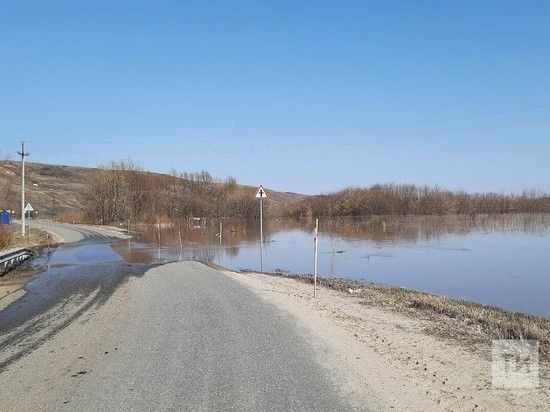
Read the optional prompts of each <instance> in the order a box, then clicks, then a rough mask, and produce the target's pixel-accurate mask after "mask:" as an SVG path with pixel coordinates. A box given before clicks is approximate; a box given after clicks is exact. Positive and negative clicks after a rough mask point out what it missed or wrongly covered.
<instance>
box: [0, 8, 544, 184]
mask: <svg viewBox="0 0 550 412" xmlns="http://www.w3.org/2000/svg"><path fill="white" fill-rule="evenodd" d="M549 132H550V2H549V1H541V2H535V1H516V2H507V1H502V0H500V1H495V2H491V1H479V0H478V1H458V2H457V1H433V2H425V1H402V2H390V1H380V2H371V1H333V2H329V1H320V0H316V1H297V0H294V1H282V0H278V1H272V2H265V1H250V2H239V1H226V2H208V1H193V2H186V1H182V0H180V1H173V2H170V1H150V2H138V1H114V0H110V1H105V2H101V1H92V2H90V1H45V0H40V1H20V0H14V1H6V0H4V1H2V2H1V7H0V143H1V144H0V150H1V151H2V152H1V153H0V154H1V155H5V154H6V153H10V154H12V155H14V154H15V152H16V151H17V150H18V145H19V140H21V138H25V140H26V141H27V146H28V150H29V151H30V152H31V157H30V159H29V160H32V161H37V162H45V163H60V164H71V165H84V166H98V165H101V164H105V163H107V162H109V161H110V160H114V159H121V158H128V157H131V158H132V159H133V160H136V161H139V162H140V163H141V164H142V165H143V166H144V167H145V168H147V169H150V170H155V171H160V172H165V171H168V170H169V169H171V168H172V167H175V168H177V169H180V170H188V171H195V170H200V169H206V170H208V171H210V172H211V173H212V174H213V175H215V176H217V177H220V178H224V177H226V176H228V175H233V176H235V177H236V178H237V179H238V180H239V182H242V183H247V184H252V185H256V184H260V183H262V184H264V185H265V186H267V187H272V188H276V189H281V190H289V191H298V192H304V193H319V192H328V191H331V190H335V189H338V188H341V187H344V186H349V185H354V186H358V185H361V186H362V185H370V184H373V183H382V182H399V183H416V184H430V185H439V186H441V187H445V188H452V189H467V190H471V191H486V190H495V191H499V192H500V191H518V190H521V189H523V188H536V189H541V190H545V191H550V133H549Z"/></svg>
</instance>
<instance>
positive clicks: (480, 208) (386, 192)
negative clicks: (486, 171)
mask: <svg viewBox="0 0 550 412" xmlns="http://www.w3.org/2000/svg"><path fill="white" fill-rule="evenodd" d="M517 212H525V213H546V212H550V196H549V195H546V194H543V193H539V192H536V191H525V192H523V193H522V194H519V195H518V194H498V193H483V194H480V193H466V192H462V191H454V192H453V191H448V190H442V189H439V188H437V187H429V186H421V187H420V186H414V185H395V184H386V185H374V186H371V187H369V188H348V189H344V190H341V191H339V192H335V193H331V194H328V195H319V196H313V197H310V198H307V199H306V200H304V201H303V202H302V203H301V204H299V205H298V206H296V207H295V208H293V209H292V210H291V211H290V212H289V214H290V215H293V216H313V215H314V216H366V215H409V214H412V215H444V214H470V215H475V214H493V213H517Z"/></svg>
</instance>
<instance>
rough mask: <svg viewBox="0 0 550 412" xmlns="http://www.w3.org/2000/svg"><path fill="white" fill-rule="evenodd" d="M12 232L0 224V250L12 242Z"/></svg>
mask: <svg viewBox="0 0 550 412" xmlns="http://www.w3.org/2000/svg"><path fill="white" fill-rule="evenodd" d="M12 238H13V236H12V233H11V231H10V230H9V229H8V228H6V227H5V226H4V225H0V250H1V249H7V248H8V246H9V245H10V244H11V242H12Z"/></svg>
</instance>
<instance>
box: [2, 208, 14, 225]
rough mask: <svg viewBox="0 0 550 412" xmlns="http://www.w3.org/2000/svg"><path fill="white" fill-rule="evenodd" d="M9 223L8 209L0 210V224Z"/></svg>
mask: <svg viewBox="0 0 550 412" xmlns="http://www.w3.org/2000/svg"><path fill="white" fill-rule="evenodd" d="M10 223H11V214H10V212H9V211H8V210H2V211H0V225H9V224H10Z"/></svg>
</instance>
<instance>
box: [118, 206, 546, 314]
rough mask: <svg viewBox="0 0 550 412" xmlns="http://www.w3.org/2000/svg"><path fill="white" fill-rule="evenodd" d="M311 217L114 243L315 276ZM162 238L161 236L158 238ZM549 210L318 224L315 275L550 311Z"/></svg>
mask: <svg viewBox="0 0 550 412" xmlns="http://www.w3.org/2000/svg"><path fill="white" fill-rule="evenodd" d="M312 228H313V222H312V221H308V220H299V221H297V220H287V219H272V220H269V219H268V220H267V221H266V223H265V225H264V230H265V239H266V242H265V245H264V248H263V253H260V252H261V249H260V247H259V239H260V235H259V227H258V224H257V222H236V221H230V220H227V221H223V230H222V239H221V243H220V240H219V237H218V236H217V235H218V233H219V223H218V222H217V221H209V222H208V223H207V225H206V227H205V228H195V229H189V230H188V229H187V228H186V227H179V228H178V227H177V225H175V227H172V228H160V230H159V228H158V227H156V226H155V227H149V228H146V229H142V230H141V231H140V232H139V233H138V234H137V235H136V237H135V239H134V240H132V241H126V240H124V241H118V242H116V243H115V244H114V245H113V248H114V250H116V251H117V252H118V253H119V254H120V255H121V256H123V257H124V259H125V260H127V261H129V262H136V263H137V262H141V263H151V262H167V261H177V260H202V261H206V262H213V263H216V264H219V265H221V266H225V267H228V268H231V269H234V270H241V269H251V270H260V269H263V270H264V271H266V272H274V271H288V272H290V273H311V272H312V270H313V235H312ZM159 239H160V242H159ZM549 251H550V216H547V215H506V216H477V217H470V216H441V217H438V216H428V217H397V218H396V217H375V218H365V219H326V220H321V221H320V242H319V273H320V275H322V276H335V277H343V278H349V279H357V280H364V281H368V282H376V283H382V284H388V285H394V286H403V287H408V288H413V289H417V290H421V291H426V292H432V293H437V294H442V295H447V296H451V297H454V298H462V299H466V300H470V301H475V302H479V303H484V304H489V305H495V306H498V307H502V308H505V309H508V310H512V311H520V312H525V313H531V314H536V315H541V316H545V317H550V302H549V299H548V295H549V293H550V253H549Z"/></svg>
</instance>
